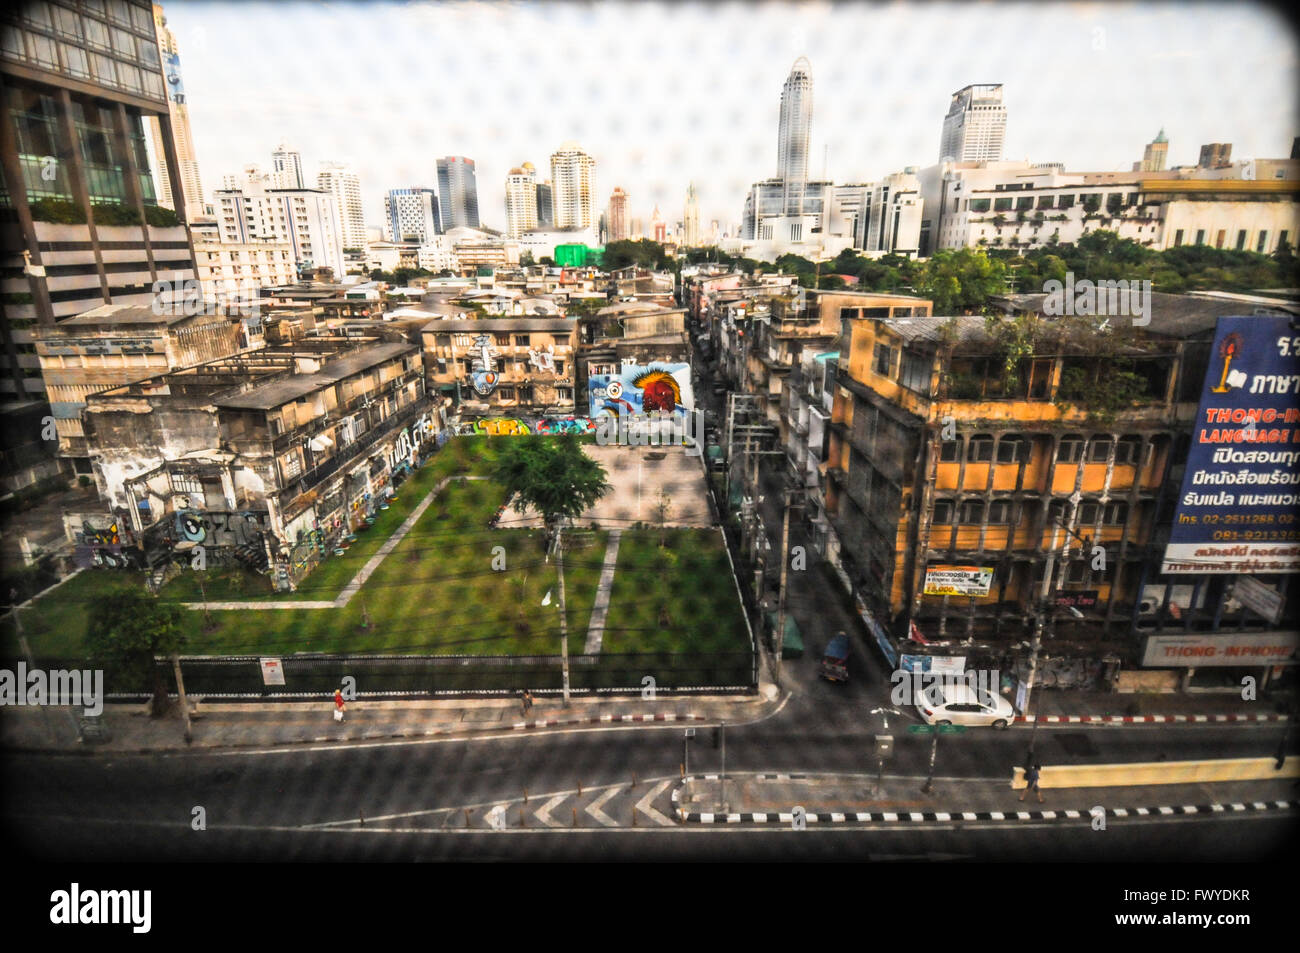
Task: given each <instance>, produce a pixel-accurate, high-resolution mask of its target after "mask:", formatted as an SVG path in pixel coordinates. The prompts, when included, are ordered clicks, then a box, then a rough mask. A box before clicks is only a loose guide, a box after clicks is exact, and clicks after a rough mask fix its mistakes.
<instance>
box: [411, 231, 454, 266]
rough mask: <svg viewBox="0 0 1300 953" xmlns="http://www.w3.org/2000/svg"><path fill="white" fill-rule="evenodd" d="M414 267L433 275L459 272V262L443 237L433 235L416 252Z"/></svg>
mask: <svg viewBox="0 0 1300 953" xmlns="http://www.w3.org/2000/svg"><path fill="white" fill-rule="evenodd" d="M416 267H418V268H423V269H424V270H425V271H432V272H434V273H435V274H437V273H438V272H441V271H460V261H459V260H458V259H457V258H456V253H455V252H454V251H453V250H452V247H451V243H450V242H448V241H447V238H446V236H444V235H435V236H434V237H433V240H432V241H429V242H425V243H424V244H423V245H421V246H420V247H419V248H418V249H417V250H416Z"/></svg>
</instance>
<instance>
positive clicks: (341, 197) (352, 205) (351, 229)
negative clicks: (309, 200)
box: [316, 162, 366, 250]
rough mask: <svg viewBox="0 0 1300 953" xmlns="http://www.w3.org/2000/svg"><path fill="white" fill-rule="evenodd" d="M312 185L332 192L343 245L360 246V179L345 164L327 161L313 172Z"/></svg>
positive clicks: (363, 227)
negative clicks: (337, 212) (314, 184)
mask: <svg viewBox="0 0 1300 953" xmlns="http://www.w3.org/2000/svg"><path fill="white" fill-rule="evenodd" d="M316 187H317V188H318V189H321V190H322V191H325V192H328V193H329V194H330V195H332V196H334V202H335V204H336V205H337V206H338V210H339V230H340V232H341V233H342V238H343V247H344V248H345V249H350V248H355V249H358V250H364V249H365V247H366V220H365V213H364V212H363V211H362V207H361V180H360V179H359V178H358V177H357V174H356V172H354V171H353V170H352V168H351V167H350V166H348V165H345V164H343V163H340V162H327V163H325V164H323V165H322V166H321V169H320V172H318V173H317V174H316Z"/></svg>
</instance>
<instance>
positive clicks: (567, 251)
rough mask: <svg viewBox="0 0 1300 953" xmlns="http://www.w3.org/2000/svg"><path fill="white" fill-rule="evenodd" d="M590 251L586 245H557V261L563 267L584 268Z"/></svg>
mask: <svg viewBox="0 0 1300 953" xmlns="http://www.w3.org/2000/svg"><path fill="white" fill-rule="evenodd" d="M590 251H591V249H589V248H588V247H587V246H586V245H579V244H572V245H556V246H555V263H556V264H557V265H559V266H560V267H561V268H582V267H583V266H585V265H586V264H587V256H588V254H590Z"/></svg>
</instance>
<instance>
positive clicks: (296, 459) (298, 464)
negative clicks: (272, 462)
mask: <svg viewBox="0 0 1300 953" xmlns="http://www.w3.org/2000/svg"><path fill="white" fill-rule="evenodd" d="M280 472H282V473H283V474H284V478H285V479H286V480H292V479H294V478H295V477H297V476H299V475H300V474H301V473H302V457H301V455H299V453H298V450H297V448H294V449H293V450H291V451H290V452H289V453H286V454H285V455H284V456H283V457H281V458H280Z"/></svg>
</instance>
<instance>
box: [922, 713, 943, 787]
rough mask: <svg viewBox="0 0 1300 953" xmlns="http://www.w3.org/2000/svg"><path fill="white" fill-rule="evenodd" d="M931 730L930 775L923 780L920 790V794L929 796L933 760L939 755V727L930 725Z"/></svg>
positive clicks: (932, 776) (932, 775)
mask: <svg viewBox="0 0 1300 953" xmlns="http://www.w3.org/2000/svg"><path fill="white" fill-rule="evenodd" d="M930 727H931V728H932V729H933V730H932V731H931V732H930V735H931V741H930V775H929V777H927V778H926V779H925V786H924V787H923V788H921V793H922V794H929V793H931V792H932V791H933V790H934V760H935V756H936V755H938V753H939V726H938V725H931V726H930Z"/></svg>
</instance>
